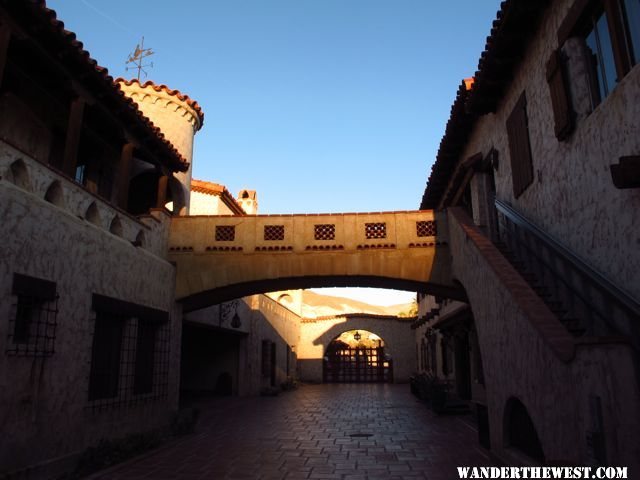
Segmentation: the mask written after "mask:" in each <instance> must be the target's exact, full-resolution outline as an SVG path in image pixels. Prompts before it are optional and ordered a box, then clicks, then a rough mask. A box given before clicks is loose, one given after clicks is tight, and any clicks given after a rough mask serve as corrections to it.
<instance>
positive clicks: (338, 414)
mask: <svg viewBox="0 0 640 480" xmlns="http://www.w3.org/2000/svg"><path fill="white" fill-rule="evenodd" d="M198 406H199V407H200V409H201V416H200V420H199V422H198V426H197V428H196V433H195V434H193V435H190V436H188V437H184V439H182V440H180V441H178V442H176V443H174V444H172V445H170V446H168V447H165V448H162V449H160V450H158V451H156V452H154V453H152V454H150V455H147V456H144V457H142V458H141V459H139V460H137V461H132V462H128V463H126V464H125V465H124V466H122V467H120V468H115V469H111V470H108V471H107V472H103V473H102V474H99V475H96V476H94V477H93V478H100V479H141V478H145V479H186V480H195V479H214V480H216V479H265V480H266V479H288V480H289V479H291V480H293V479H343V480H360V479H362V480H364V479H389V480H392V479H415V478H428V479H431V480H451V479H456V478H458V476H457V473H456V468H455V467H456V466H462V465H467V466H480V465H489V464H490V460H489V458H488V456H487V453H486V451H485V450H483V449H482V448H481V447H480V446H479V445H478V442H477V432H476V431H475V430H474V428H473V427H472V426H471V425H470V424H469V423H467V422H466V421H465V419H464V418H463V417H456V416H437V415H435V414H433V413H432V412H431V411H430V410H428V409H427V407H426V406H425V405H424V404H423V403H421V402H419V401H418V400H417V399H416V398H415V397H413V396H412V395H411V394H410V393H409V387H408V385H311V386H303V387H301V388H299V389H297V390H295V391H293V392H286V393H282V394H280V395H279V396H277V397H259V398H224V399H212V400H208V401H206V402H201V403H200V404H199V405H198Z"/></svg>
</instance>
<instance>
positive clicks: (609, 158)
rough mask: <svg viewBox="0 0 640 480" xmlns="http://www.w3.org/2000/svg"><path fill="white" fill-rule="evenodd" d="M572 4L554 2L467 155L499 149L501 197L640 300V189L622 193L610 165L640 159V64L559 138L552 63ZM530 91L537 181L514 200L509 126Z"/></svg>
mask: <svg viewBox="0 0 640 480" xmlns="http://www.w3.org/2000/svg"><path fill="white" fill-rule="evenodd" d="M573 3H574V2H573V1H572V0H562V1H557V2H552V3H551V4H550V6H549V8H548V9H547V13H546V15H544V17H543V19H542V21H541V24H540V28H539V30H538V33H537V34H536V36H535V37H534V38H533V39H532V41H531V42H530V43H529V46H528V48H527V50H526V52H525V55H524V58H523V59H522V62H521V64H520V65H519V66H518V67H517V68H516V70H515V71H514V72H513V80H512V81H511V82H510V84H509V86H508V87H507V89H506V91H505V92H504V95H503V97H502V100H501V101H500V102H499V103H498V107H497V111H496V112H495V114H487V115H484V116H482V117H481V118H480V119H479V120H478V121H477V122H476V126H475V128H474V130H473V132H472V134H471V136H470V139H469V141H468V144H467V146H466V148H465V149H464V151H463V153H462V154H461V156H460V160H463V159H466V158H469V157H471V156H472V155H475V154H476V153H478V152H481V153H482V154H483V156H484V155H487V153H488V152H489V151H490V149H491V148H492V147H493V148H495V149H496V150H497V151H498V156H499V167H498V169H497V170H496V171H495V184H496V196H497V198H499V199H502V200H504V201H506V202H508V203H509V204H511V205H512V206H513V207H514V208H516V210H518V211H519V212H520V213H522V214H523V215H524V216H525V217H526V218H528V219H529V220H530V221H532V222H533V223H534V224H535V225H536V226H538V227H539V228H541V229H543V230H544V231H545V232H547V233H548V234H549V235H551V236H552V237H553V238H554V239H556V240H557V241H558V242H560V243H561V244H562V245H564V246H565V247H566V248H568V249H569V250H571V251H572V252H574V253H575V254H576V255H577V256H578V257H580V258H581V259H582V260H583V261H584V262H586V263H587V264H589V265H591V266H592V267H593V268H594V269H595V270H597V271H599V272H601V273H602V274H603V275H604V276H605V277H607V278H608V279H609V280H611V281H612V282H613V283H615V284H616V285H617V286H618V287H619V288H621V289H623V290H626V291H627V292H628V293H630V294H631V295H632V296H635V297H636V298H638V297H640V281H638V271H640V249H638V241H639V240H638V234H637V225H638V224H639V223H640V209H638V208H630V207H629V206H630V205H636V206H637V205H640V190H638V189H626V190H620V189H617V188H616V187H615V186H614V185H613V182H612V179H611V173H610V171H609V166H610V165H611V164H617V163H618V158H619V157H620V156H623V155H638V154H639V153H640V135H638V134H637V132H638V131H639V129H640V101H639V95H640V65H636V66H635V67H634V68H633V69H632V70H631V72H629V73H628V74H627V75H626V76H625V77H624V78H622V79H621V81H620V82H619V84H618V85H617V86H616V88H615V89H614V90H613V92H611V93H610V94H609V95H608V96H607V97H606V98H604V99H603V101H602V102H601V103H600V104H599V105H598V106H597V107H596V108H595V109H594V110H593V112H591V113H590V114H589V115H581V116H579V117H578V119H577V125H576V128H575V131H574V132H573V134H572V135H570V136H569V137H568V138H567V139H566V140H564V141H558V140H557V139H556V137H555V134H554V116H553V109H552V105H551V95H550V92H549V86H548V84H547V80H546V77H545V72H546V62H547V60H548V59H549V58H550V57H551V54H552V52H553V50H554V49H556V48H558V47H560V45H558V40H557V31H558V28H559V26H560V24H561V22H562V21H563V20H564V18H565V17H566V15H567V13H568V10H569V7H570V6H571V5H572V4H573ZM523 91H524V92H526V99H527V106H526V109H527V116H528V128H529V138H530V143H531V156H532V161H533V172H534V180H533V183H532V184H531V185H530V186H529V187H528V188H527V189H526V190H525V191H524V193H523V194H522V195H521V196H520V197H518V198H514V194H513V188H512V169H511V160H510V153H509V144H508V139H507V134H506V127H505V124H506V120H507V118H508V116H509V114H510V113H511V111H512V109H513V106H514V104H515V103H516V101H517V100H518V97H519V96H520V94H521V93H522V92H523Z"/></svg>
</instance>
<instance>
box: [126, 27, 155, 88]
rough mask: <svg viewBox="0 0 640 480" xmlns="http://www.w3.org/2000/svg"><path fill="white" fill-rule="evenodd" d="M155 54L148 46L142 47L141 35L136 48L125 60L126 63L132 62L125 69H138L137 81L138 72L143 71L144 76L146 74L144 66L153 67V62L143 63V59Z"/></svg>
mask: <svg viewBox="0 0 640 480" xmlns="http://www.w3.org/2000/svg"><path fill="white" fill-rule="evenodd" d="M153 54H155V52H154V51H153V50H151V49H150V48H144V37H142V41H141V42H140V43H139V44H137V45H136V49H135V50H134V51H133V53H130V54H129V58H128V59H127V61H126V62H125V63H126V64H129V63H131V64H133V65H132V66H131V67H126V71H127V72H128V71H129V70H138V81H139V80H140V72H142V73H144V76H145V77H146V76H147V71H146V70H145V68H146V67H153V62H151V63H148V64H144V63H143V62H144V59H145V58H147V57H150V56H151V55H153Z"/></svg>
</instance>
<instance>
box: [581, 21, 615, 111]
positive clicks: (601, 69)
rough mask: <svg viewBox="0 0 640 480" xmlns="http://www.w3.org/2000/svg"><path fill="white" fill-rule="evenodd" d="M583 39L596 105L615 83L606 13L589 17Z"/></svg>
mask: <svg viewBox="0 0 640 480" xmlns="http://www.w3.org/2000/svg"><path fill="white" fill-rule="evenodd" d="M585 41H586V44H587V48H588V51H589V54H590V55H591V58H590V59H589V60H590V63H591V67H592V74H593V75H594V77H595V81H594V91H593V101H594V104H595V105H597V104H598V103H600V101H601V100H602V99H603V98H605V97H606V96H607V95H609V93H610V92H611V91H612V90H613V88H614V87H615V86H616V83H617V75H616V66H615V62H614V60H613V47H612V45H611V34H610V33H609V26H608V24H607V14H606V13H605V12H604V11H602V12H597V13H596V14H594V15H592V16H591V17H590V18H589V27H588V29H587V34H586V36H585Z"/></svg>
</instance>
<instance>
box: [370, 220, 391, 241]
mask: <svg viewBox="0 0 640 480" xmlns="http://www.w3.org/2000/svg"><path fill="white" fill-rule="evenodd" d="M364 233H365V237H366V238H368V239H372V238H387V224H386V223H365V224H364Z"/></svg>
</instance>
